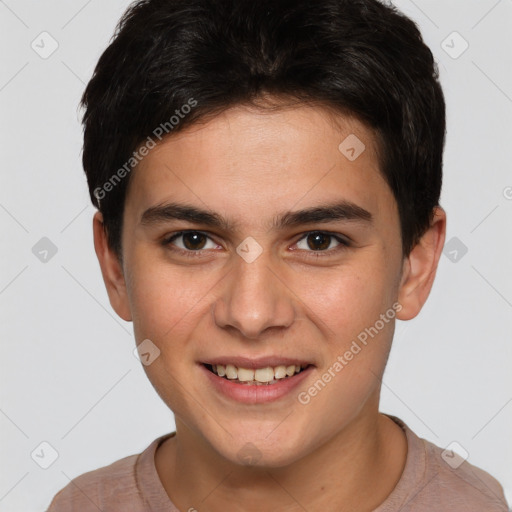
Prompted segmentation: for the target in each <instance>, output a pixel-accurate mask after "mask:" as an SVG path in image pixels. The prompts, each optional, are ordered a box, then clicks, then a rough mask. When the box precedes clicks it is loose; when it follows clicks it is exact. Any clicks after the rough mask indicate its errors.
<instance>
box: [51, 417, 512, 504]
mask: <svg viewBox="0 0 512 512" xmlns="http://www.w3.org/2000/svg"><path fill="white" fill-rule="evenodd" d="M388 416H389V417H390V418H391V419H392V420H393V421H395V422H396V423H397V424H398V425H399V426H400V427H402V429H403V430H404V432H405V434H406V437H407V446H408V453H407V459H406V463H405V468H404V471H403V473H402V476H401V478H400V480H399V481H398V484H397V485H396V487H395V488H394V490H393V491H392V492H391V494H390V495H389V496H388V498H387V499H386V501H385V502H384V503H382V504H381V505H380V506H379V507H377V508H376V509H375V510H374V512H398V511H400V512H409V511H410V512H509V509H508V505H507V502H506V500H505V497H504V494H503V489H502V487H501V485H500V484H499V483H498V481H497V480H496V479H494V478H493V477H492V476H491V475H489V474H488V473H487V472H485V471H483V470H482V469H479V468H477V467H475V466H473V465H472V464H469V463H468V462H463V463H462V464H461V465H460V466H458V467H457V468H455V466H457V464H456V463H455V462H452V461H454V460H455V459H451V458H450V455H451V453H450V452H448V457H447V454H446V453H445V458H446V459H447V460H448V461H449V462H450V464H449V463H448V462H446V461H445V460H443V458H442V457H441V454H442V453H443V449H442V448H439V447H438V446H436V445H434V444H432V443H430V442H429V441H426V440H425V439H422V438H420V437H418V436H417V435H416V434H414V432H413V431H412V430H411V429H409V427H408V426H407V425H406V424H405V423H404V422H403V421H402V420H400V419H399V418H397V417H396V416H391V415H388ZM174 434H175V433H174V432H173V433H171V434H166V435H164V436H161V437H159V438H157V439H155V440H154V441H153V442H152V443H151V444H150V445H149V446H148V447H147V448H146V449H145V450H144V451H143V452H142V453H141V454H137V455H130V456H129V457H125V458H123V459H120V460H118V461H116V462H114V463H113V464H110V465H109V466H105V467H102V468H99V469H96V470H94V471H90V472H88V473H84V474H82V475H80V476H78V477H76V478H75V479H73V480H72V481H71V482H70V483H69V484H68V485H67V486H66V487H64V488H63V489H62V490H60V491H59V492H58V493H57V494H56V495H55V497H54V498H53V501H52V503H51V504H50V507H49V509H48V510H47V512H98V511H101V512H113V511H116V512H187V511H179V510H178V509H177V508H176V507H175V506H174V505H173V503H172V502H171V500H170V499H169V497H168V496H167V493H166V492H165V489H164V487H163V485H162V483H161V482H160V479H159V477H158V473H157V471H156V467H155V452H156V449H157V447H158V445H159V444H160V443H162V442H163V441H164V440H165V439H167V438H169V437H170V436H172V435H174ZM459 462H460V460H459ZM452 466H453V467H452Z"/></svg>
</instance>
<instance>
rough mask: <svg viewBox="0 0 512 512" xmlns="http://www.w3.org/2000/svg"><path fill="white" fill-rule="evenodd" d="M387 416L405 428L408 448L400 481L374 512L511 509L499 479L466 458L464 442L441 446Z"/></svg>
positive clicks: (491, 511)
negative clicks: (453, 448) (462, 444)
mask: <svg viewBox="0 0 512 512" xmlns="http://www.w3.org/2000/svg"><path fill="white" fill-rule="evenodd" d="M387 416H389V417H390V418H391V419H392V420H393V421H395V423H397V424H398V425H399V426H400V427H401V428H402V430H403V431H404V432H405V435H406V438H407V448H408V452H407V459H406V462H405V467H404V470H403V472H402V476H401V478H400V480H399V482H398V484H397V485H396V487H395V489H394V490H393V492H392V493H391V494H390V496H389V497H388V499H387V500H386V501H385V502H384V503H383V504H382V505H381V506H380V507H378V508H377V509H376V510H375V511H374V512H396V511H397V510H400V512H413V511H414V512H431V511H432V510H435V511H436V512H483V511H484V510H485V512H509V508H508V505H507V500H506V499H505V496H504V492H503V488H502V486H501V485H500V483H499V482H498V480H496V479H495V478H494V477H493V476H491V475H490V474H489V473H487V472H486V471H484V470H483V469H480V468H478V467H477V466H474V465H473V464H470V463H469V462H468V461H467V460H465V459H466V458H467V457H462V456H461V455H464V454H465V455H467V453H465V450H464V448H463V447H462V446H460V445H459V446H457V445H455V444H454V445H453V446H455V447H456V448H455V451H454V450H452V449H451V448H452V445H450V446H448V448H446V449H445V448H441V447H439V446H437V445H435V444H434V443H432V442H430V441H428V440H426V439H423V438H421V437H419V436H418V435H416V434H415V433H414V432H413V431H412V430H411V429H410V428H409V427H408V426H407V425H406V424H405V423H404V422H403V421H402V420H401V419H400V418H398V417H396V416H392V415H387ZM457 452H460V455H459V454H458V453H457Z"/></svg>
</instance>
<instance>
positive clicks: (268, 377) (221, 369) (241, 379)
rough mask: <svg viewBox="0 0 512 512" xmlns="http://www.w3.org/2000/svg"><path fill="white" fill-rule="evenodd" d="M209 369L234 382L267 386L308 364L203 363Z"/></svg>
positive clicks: (297, 371)
mask: <svg viewBox="0 0 512 512" xmlns="http://www.w3.org/2000/svg"><path fill="white" fill-rule="evenodd" d="M204 366H205V367H206V368H207V369H208V370H209V371H211V372H212V373H214V374H215V375H217V376H218V377H221V378H223V379H226V380H229V381H231V382H233V383H236V384H247V385H253V386H268V385H272V384H277V383H278V382H281V381H283V380H286V379H289V378H291V377H293V376H295V375H297V374H299V373H301V372H303V371H304V370H305V369H306V368H308V367H309V366H310V365H309V364H304V365H294V364H292V365H289V366H286V365H279V366H266V367H264V368H256V369H251V368H242V367H238V366H235V365H233V364H228V365H223V364H214V365H211V364H205V365H204Z"/></svg>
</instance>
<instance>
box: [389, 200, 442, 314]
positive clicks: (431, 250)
mask: <svg viewBox="0 0 512 512" xmlns="http://www.w3.org/2000/svg"><path fill="white" fill-rule="evenodd" d="M445 236H446V213H445V211H444V210H443V209H442V208H441V207H439V206H438V207H436V208H435V209H434V218H433V220H432V222H431V224H430V227H429V228H428V229H427V231H426V232H425V234H424V235H423V236H422V237H421V239H420V240H419V242H418V243H417V244H416V245H415V246H414V248H413V249H412V251H411V253H410V254H409V256H408V257H407V258H406V259H405V260H404V263H403V268H402V278H401V283H400V288H399V292H398V302H399V303H400V304H401V305H402V309H401V310H400V311H399V312H398V311H397V315H396V316H397V318H398V319H400V320H411V319H412V318H414V317H415V316H416V315H417V314H418V313H419V312H420V311H421V308H422V307H423V304H425V302H426V300H427V298H428V296H429V294H430V290H431V289H432V285H433V283H434V278H435V276H436V271H437V265H438V263H439V258H440V257H441V252H442V250H443V246H444V240H445Z"/></svg>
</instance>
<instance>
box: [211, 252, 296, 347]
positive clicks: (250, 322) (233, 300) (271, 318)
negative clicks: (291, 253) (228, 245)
mask: <svg viewBox="0 0 512 512" xmlns="http://www.w3.org/2000/svg"><path fill="white" fill-rule="evenodd" d="M271 263H272V262H271V261H270V259H269V258H268V257H267V255H266V254H265V251H264V252H263V253H262V254H261V255H260V256H259V257H258V258H257V259H256V260H255V261H252V262H251V263H248V262H247V261H245V260H244V259H243V258H241V257H236V259H235V262H234V263H233V265H234V267H233V268H232V270H231V272H229V273H228V274H227V275H226V277H225V279H224V280H223V281H222V290H221V293H220V295H218V298H217V299H216V301H215V303H214V304H213V317H214V321H215V323H216V325H217V326H218V327H220V328H223V329H228V330H231V331H233V330H236V331H238V332H239V334H240V336H243V337H244V338H247V339H251V340H256V339H261V337H262V336H263V334H264V333H266V331H273V330H276V331H282V330H284V329H285V328H287V327H289V326H290V325H292V323H293V320H294V317H295V308H294V304H293V296H294V295H293V293H292V291H291V290H290V288H288V286H287V283H286V277H285V276H283V275H280V273H279V271H278V270H277V268H273V267H272V266H271ZM274 267H275V265H274ZM266 334H268V333H266Z"/></svg>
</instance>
